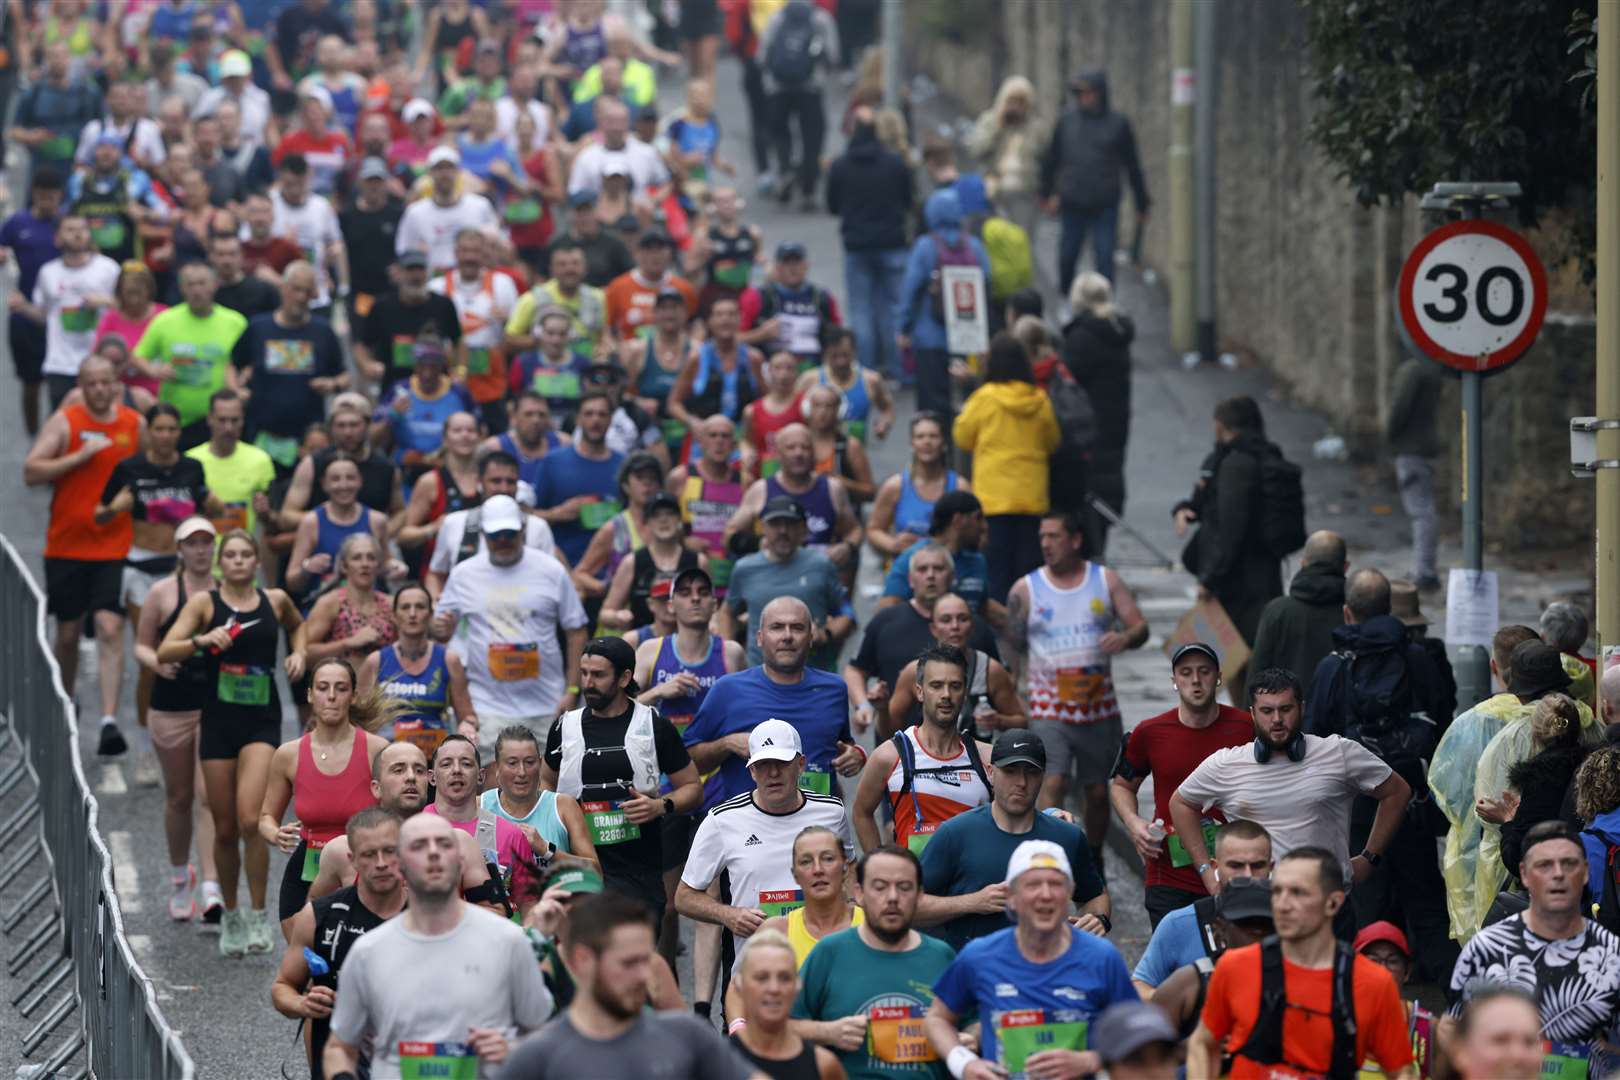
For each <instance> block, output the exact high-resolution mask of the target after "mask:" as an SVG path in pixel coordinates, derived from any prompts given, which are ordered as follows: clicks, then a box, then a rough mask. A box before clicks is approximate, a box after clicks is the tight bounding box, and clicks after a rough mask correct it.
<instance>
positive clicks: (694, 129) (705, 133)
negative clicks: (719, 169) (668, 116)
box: [664, 115, 720, 175]
mask: <svg viewBox="0 0 1620 1080" xmlns="http://www.w3.org/2000/svg"><path fill="white" fill-rule="evenodd" d="M664 133H665V134H666V135H668V136H669V141H670V144H671V145H673V146H674V147H675V148H676V149H677V150H679V151H680V152H681V153H683V154H702V155H703V162H704V166H705V169H704V170H703V171H704V174H705V175H706V174H707V169H706V166H708V165H712V164H714V155H715V151H717V150H718V149H719V148H720V121H719V120H718V119H716V118H715V117H714V116H712V115H711V116H710V117H709V118H708V119H707V120H704V121H702V122H699V121H696V120H693V119H691V118H689V117H687V116H677V117H676V118H675V119H673V120H671V121H670V122H669V126H668V127H666V128H665V129H664Z"/></svg>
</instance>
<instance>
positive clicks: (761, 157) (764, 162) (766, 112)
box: [743, 57, 773, 174]
mask: <svg viewBox="0 0 1620 1080" xmlns="http://www.w3.org/2000/svg"><path fill="white" fill-rule="evenodd" d="M743 96H744V97H745V98H746V99H747V101H748V138H749V140H750V142H751V144H752V146H753V150H754V171H755V172H756V173H761V174H763V173H768V172H770V171H771V124H772V123H773V118H772V115H771V103H770V100H769V99H768V98H767V97H766V95H765V73H764V71H763V70H762V69H761V68H760V66H759V61H758V60H756V59H754V58H753V57H747V58H745V59H744V60H743Z"/></svg>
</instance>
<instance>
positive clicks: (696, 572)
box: [669, 566, 714, 591]
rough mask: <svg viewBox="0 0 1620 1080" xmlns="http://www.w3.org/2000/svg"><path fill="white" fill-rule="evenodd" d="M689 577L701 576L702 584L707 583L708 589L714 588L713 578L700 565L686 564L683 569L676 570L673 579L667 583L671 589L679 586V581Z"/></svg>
mask: <svg viewBox="0 0 1620 1080" xmlns="http://www.w3.org/2000/svg"><path fill="white" fill-rule="evenodd" d="M691 577H696V578H702V579H703V584H705V585H707V586H708V587H709V588H710V589H713V588H714V578H712V577H710V576H709V572H708V571H707V570H705V569H703V567H701V566H688V567H687V568H686V569H685V570H677V571H676V572H675V577H674V579H673V580H672V581H670V583H669V587H670V590H671V591H673V590H675V589H678V588H680V587H681V582H683V581H685V580H686V579H687V578H691Z"/></svg>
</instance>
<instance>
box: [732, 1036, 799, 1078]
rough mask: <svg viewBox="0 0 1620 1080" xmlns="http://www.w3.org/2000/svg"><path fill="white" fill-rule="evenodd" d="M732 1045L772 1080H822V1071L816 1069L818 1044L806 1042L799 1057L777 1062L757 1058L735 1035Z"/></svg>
mask: <svg viewBox="0 0 1620 1080" xmlns="http://www.w3.org/2000/svg"><path fill="white" fill-rule="evenodd" d="M731 1045H732V1046H734V1047H736V1048H737V1051H738V1052H739V1053H741V1054H742V1056H743V1057H745V1058H747V1059H748V1060H749V1061H751V1062H753V1063H754V1067H755V1068H757V1069H758V1070H759V1071H760V1072H762V1073H764V1074H765V1075H766V1076H768V1077H770V1078H771V1080H820V1078H821V1070H820V1069H818V1068H816V1044H815V1043H813V1042H811V1041H809V1040H808V1039H806V1040H804V1049H802V1050H800V1051H799V1056H798V1057H794V1058H788V1059H787V1060H786V1061H775V1060H772V1059H771V1058H762V1057H758V1056H756V1055H755V1054H754V1053H753V1051H751V1050H749V1049H748V1047H746V1046H744V1045H743V1044H742V1040H741V1039H739V1038H737V1037H736V1036H735V1035H733V1036H732V1037H731Z"/></svg>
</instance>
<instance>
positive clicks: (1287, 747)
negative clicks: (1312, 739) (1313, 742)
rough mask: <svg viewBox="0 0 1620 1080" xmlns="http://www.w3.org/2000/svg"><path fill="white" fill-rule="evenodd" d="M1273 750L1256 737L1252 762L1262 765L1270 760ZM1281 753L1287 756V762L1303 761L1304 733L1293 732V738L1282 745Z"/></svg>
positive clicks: (1302, 731) (1269, 745)
mask: <svg viewBox="0 0 1620 1080" xmlns="http://www.w3.org/2000/svg"><path fill="white" fill-rule="evenodd" d="M1272 752H1273V748H1272V746H1271V744H1270V743H1268V742H1266V740H1264V739H1262V738H1260V737H1258V736H1256V737H1255V740H1254V760H1256V761H1258V762H1259V763H1260V764H1262V765H1264V764H1265V763H1266V762H1268V761H1270V760H1271V755H1272ZM1283 753H1285V754H1287V755H1288V760H1289V761H1304V760H1305V732H1304V730H1303V729H1301V730H1299V731H1296V732H1294V736H1293V738H1291V739H1289V740H1288V741H1287V742H1286V743H1284V744H1283Z"/></svg>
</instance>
